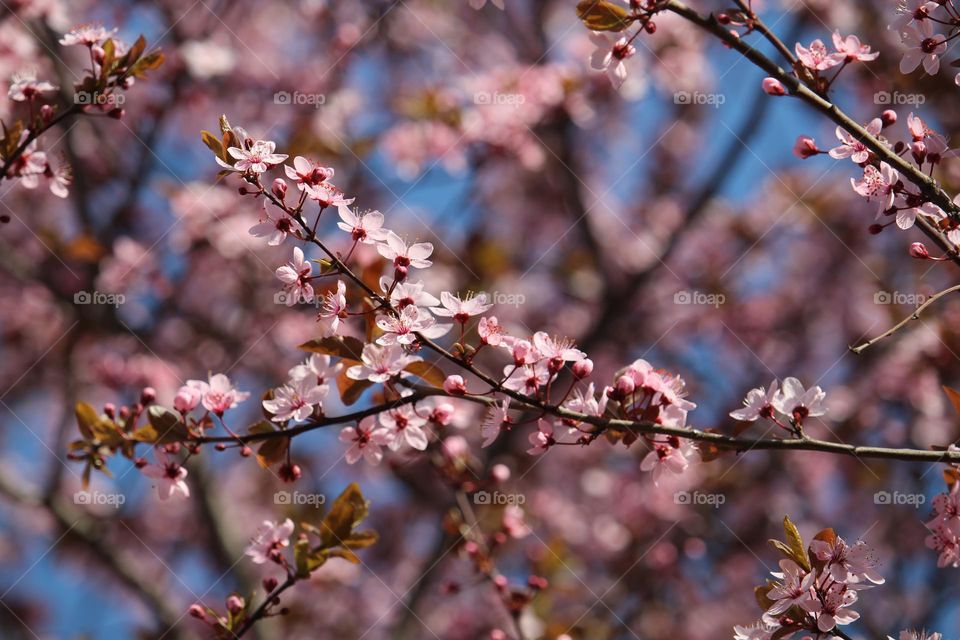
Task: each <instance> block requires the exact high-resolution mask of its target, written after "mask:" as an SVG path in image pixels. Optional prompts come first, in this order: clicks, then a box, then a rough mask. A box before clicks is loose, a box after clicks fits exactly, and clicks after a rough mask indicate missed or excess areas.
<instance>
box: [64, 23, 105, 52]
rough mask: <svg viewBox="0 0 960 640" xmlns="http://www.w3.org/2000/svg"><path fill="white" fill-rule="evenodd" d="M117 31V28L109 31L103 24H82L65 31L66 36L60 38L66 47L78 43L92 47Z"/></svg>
mask: <svg viewBox="0 0 960 640" xmlns="http://www.w3.org/2000/svg"><path fill="white" fill-rule="evenodd" d="M116 32H117V30H116V29H111V30H110V31H107V30H106V29H104V28H103V26H101V25H98V24H82V25H80V26H78V27H74V28H73V29H71V30H70V31H68V32H67V33H65V34H64V36H63V37H62V38H60V44H62V45H63V46H65V47H71V46H73V45H78V44H80V45H83V46H85V47H92V46H93V45H95V44H99V43H100V42H103V41H104V40H106V39H107V38H109V37H111V36H112V35H113V34H115V33H116Z"/></svg>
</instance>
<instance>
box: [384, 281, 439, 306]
mask: <svg viewBox="0 0 960 640" xmlns="http://www.w3.org/2000/svg"><path fill="white" fill-rule="evenodd" d="M392 284H393V280H391V279H390V278H386V277H383V278H380V289H382V290H383V292H384V293H389V294H390V304H391V305H393V308H394V309H403V308H404V307H407V306H410V305H416V306H418V307H435V306H437V305H438V304H440V300H439V299H438V298H437V297H436V296H435V295H433V294H432V293H430V292H428V291H424V285H423V283H422V282H416V283H414V282H409V281H405V282H399V283H397V284H395V285H393V290H391V289H390V286H391V285H392Z"/></svg>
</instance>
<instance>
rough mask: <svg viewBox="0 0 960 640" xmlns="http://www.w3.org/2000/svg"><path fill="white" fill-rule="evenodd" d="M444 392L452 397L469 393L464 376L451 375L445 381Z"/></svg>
mask: <svg viewBox="0 0 960 640" xmlns="http://www.w3.org/2000/svg"><path fill="white" fill-rule="evenodd" d="M443 390H444V391H446V392H447V393H449V394H450V395H452V396H453V395H456V396H462V395H463V394H465V393H466V392H467V383H466V382H464V381H463V376H458V375H456V374H453V375H449V376H447V377H446V379H445V380H444V381H443Z"/></svg>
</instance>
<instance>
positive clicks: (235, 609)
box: [227, 594, 243, 615]
mask: <svg viewBox="0 0 960 640" xmlns="http://www.w3.org/2000/svg"><path fill="white" fill-rule="evenodd" d="M227 611H229V612H230V613H232V614H234V615H236V614H238V613H240V612H241V611H243V598H241V597H240V596H238V595H235V594H233V595H230V596H228V597H227Z"/></svg>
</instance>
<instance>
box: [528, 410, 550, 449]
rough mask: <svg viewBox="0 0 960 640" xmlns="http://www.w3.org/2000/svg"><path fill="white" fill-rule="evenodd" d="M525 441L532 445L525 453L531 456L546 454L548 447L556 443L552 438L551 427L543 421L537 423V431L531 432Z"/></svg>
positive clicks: (547, 422)
mask: <svg viewBox="0 0 960 640" xmlns="http://www.w3.org/2000/svg"><path fill="white" fill-rule="evenodd" d="M527 439H528V440H529V441H530V444H531V445H532V446H531V447H530V448H529V449H527V453H529V454H530V455H532V456H538V455H540V454H542V453H546V452H547V450H548V449H549V448H550V447H552V446H553V445H555V444H556V443H557V441H556V440H554V438H553V425H552V424H550V422H549V421H547V420H543V419H540V420H538V421H537V430H536V431H534V432H532V433H531V434H530V435H529V436H528V437H527Z"/></svg>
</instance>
